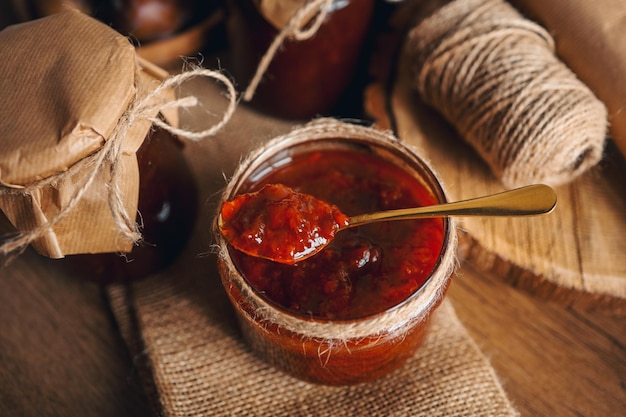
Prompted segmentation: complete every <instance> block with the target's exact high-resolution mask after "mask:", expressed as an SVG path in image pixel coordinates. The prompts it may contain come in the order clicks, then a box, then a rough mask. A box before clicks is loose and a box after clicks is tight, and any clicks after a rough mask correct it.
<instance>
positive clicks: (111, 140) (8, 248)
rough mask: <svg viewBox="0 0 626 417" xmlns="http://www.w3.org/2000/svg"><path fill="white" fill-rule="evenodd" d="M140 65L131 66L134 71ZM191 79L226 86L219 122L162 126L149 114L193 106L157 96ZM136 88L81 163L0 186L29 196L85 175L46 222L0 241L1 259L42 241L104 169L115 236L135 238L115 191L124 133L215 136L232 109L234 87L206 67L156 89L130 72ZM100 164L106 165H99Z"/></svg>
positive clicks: (182, 100) (191, 100)
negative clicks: (143, 126)
mask: <svg viewBox="0 0 626 417" xmlns="http://www.w3.org/2000/svg"><path fill="white" fill-rule="evenodd" d="M139 68H140V65H139V64H138V65H137V72H138V71H139ZM194 77H207V78H212V79H215V80H217V81H219V82H221V83H222V84H224V85H225V86H226V88H227V93H228V100H229V104H228V107H227V109H226V111H225V112H224V114H223V116H222V118H221V120H220V121H218V122H217V123H216V124H214V125H213V126H211V127H209V128H207V129H205V130H203V131H199V132H194V131H189V130H186V129H180V128H177V127H174V126H171V125H170V124H168V123H166V122H165V121H163V120H162V119H161V118H159V117H154V116H153V115H154V114H156V113H158V112H159V111H166V110H167V109H175V108H182V107H192V106H196V105H197V103H198V100H197V98H196V97H194V96H188V97H183V98H179V99H175V100H167V101H164V99H163V93H164V92H165V91H167V90H169V89H171V88H173V87H177V86H180V85H181V84H183V83H184V82H185V81H187V80H189V79H191V78H194ZM135 79H136V82H137V85H136V88H135V97H134V99H133V100H132V101H131V103H130V104H129V106H128V109H127V110H126V111H125V112H124V114H123V115H122V117H121V118H120V119H119V121H118V123H117V125H116V126H115V128H114V130H113V132H112V133H111V135H110V136H109V137H108V138H107V140H106V141H105V142H104V144H103V146H102V147H101V148H100V149H99V150H97V151H96V152H94V153H92V154H91V155H89V156H87V157H85V158H83V159H81V160H80V161H78V162H77V163H75V164H74V165H72V166H71V167H69V168H68V169H67V170H66V171H62V172H59V173H57V174H55V175H51V176H49V177H47V178H43V179H41V180H38V181H35V182H33V183H31V184H29V185H27V186H25V187H23V188H11V187H6V186H0V196H2V195H22V196H28V195H31V194H32V193H33V192H35V191H36V190H40V189H43V188H45V187H48V186H51V185H53V184H55V183H57V182H59V181H61V180H62V179H65V178H72V177H74V176H76V175H77V174H78V173H82V174H85V173H87V175H85V176H84V177H83V178H84V179H83V182H82V184H81V185H80V187H77V189H76V191H75V192H74V193H73V195H72V196H71V198H70V199H69V202H68V203H67V204H66V205H65V206H64V207H62V208H61V209H60V210H59V212H58V213H57V214H56V215H55V216H54V217H52V218H50V219H49V220H48V221H47V222H46V223H44V224H41V225H39V226H37V227H35V228H33V229H32V230H29V231H27V232H21V233H18V234H17V236H14V237H12V238H9V239H7V240H5V241H4V242H3V243H2V245H0V253H2V254H3V255H9V254H12V253H14V252H19V251H22V250H24V249H25V248H26V246H28V245H29V244H30V243H32V242H33V241H35V240H36V239H38V238H40V237H42V236H43V235H45V234H46V233H48V232H49V231H50V230H51V229H52V227H54V225H55V224H57V223H58V222H60V221H61V220H63V219H64V218H65V217H66V216H67V215H68V213H70V212H71V211H72V210H73V209H74V208H75V207H76V205H77V204H78V202H79V201H80V200H81V198H82V197H83V195H84V194H85V192H86V191H87V190H88V189H89V187H90V186H91V185H92V184H93V182H94V181H95V180H96V177H97V176H98V174H99V173H100V171H101V170H102V169H104V168H108V169H109V170H110V176H109V180H108V182H107V185H108V187H107V188H108V190H109V194H108V195H107V196H106V198H107V201H108V204H109V208H110V211H111V214H112V216H113V219H114V222H115V225H116V226H117V228H118V229H119V231H120V234H121V238H122V239H126V240H128V241H130V242H132V243H133V244H135V243H137V242H139V241H140V240H141V233H140V232H139V230H138V227H137V225H136V224H135V219H134V215H131V214H130V213H128V212H127V210H126V208H125V206H124V199H123V195H122V193H121V191H120V188H119V181H120V177H119V174H120V173H119V170H118V161H119V159H120V157H121V152H122V144H123V142H124V139H125V137H126V135H127V133H128V132H129V130H130V129H131V128H132V127H133V126H134V125H135V123H136V122H137V121H141V120H143V121H149V122H151V123H152V124H154V125H156V126H159V127H160V128H162V129H165V130H167V131H169V132H170V133H172V134H174V135H177V136H179V137H182V138H186V139H189V140H194V141H197V140H200V139H203V138H205V137H208V136H212V135H215V134H216V133H217V132H219V131H220V130H221V129H222V128H223V127H224V125H225V124H227V123H228V122H229V120H230V119H231V117H232V115H233V113H234V112H235V109H236V104H237V94H236V91H235V88H234V86H233V84H232V82H231V81H230V79H229V78H228V77H226V76H225V75H224V74H222V73H221V72H219V71H214V70H208V69H201V68H198V69H193V70H190V71H186V72H183V73H181V74H178V75H174V76H171V77H169V78H167V79H165V80H163V81H162V82H161V83H160V84H159V85H158V86H157V87H156V88H150V87H148V86H145V85H142V84H141V82H140V80H141V77H140V76H139V74H136V77H135ZM105 162H108V164H107V163H105Z"/></svg>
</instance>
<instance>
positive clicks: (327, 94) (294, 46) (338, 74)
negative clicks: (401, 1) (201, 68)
mask: <svg viewBox="0 0 626 417" xmlns="http://www.w3.org/2000/svg"><path fill="white" fill-rule="evenodd" d="M232 3H233V7H232V8H231V16H230V19H229V22H228V34H229V48H230V49H229V53H230V58H231V60H232V68H231V70H232V72H233V75H234V77H235V79H236V80H237V81H238V82H239V83H240V84H242V85H246V84H247V83H248V82H249V81H250V80H251V79H252V78H253V76H254V73H255V72H256V69H257V67H258V65H259V62H260V60H261V58H262V56H263V55H264V54H265V52H266V51H267V49H268V47H269V46H270V44H271V43H272V41H273V40H274V38H275V37H276V36H277V35H278V33H279V31H278V29H277V28H276V27H274V26H273V25H272V24H270V23H269V22H268V21H267V20H266V19H265V18H264V17H263V16H262V15H261V13H260V12H259V10H258V9H257V8H256V7H255V5H254V4H253V1H252V0H234V1H233V2H232ZM373 8H374V0H349V1H348V0H345V1H335V2H333V5H332V7H331V11H330V12H329V13H328V16H327V17H326V20H325V21H324V23H323V24H322V26H321V27H320V29H319V30H318V31H317V33H316V34H315V35H314V36H313V37H312V38H311V39H307V40H303V41H297V40H286V41H285V42H284V44H283V45H282V47H281V48H280V49H279V51H278V52H277V53H276V55H275V56H274V57H273V59H272V62H271V63H270V65H269V67H268V69H267V71H266V72H265V74H264V75H263V80H262V81H261V83H260V84H259V86H258V88H257V90H256V93H255V95H254V98H253V100H252V102H251V104H252V105H253V106H254V107H255V108H258V109H259V110H261V111H263V112H266V113H268V114H271V115H275V116H279V117H285V118H291V119H307V118H310V117H312V116H316V115H320V114H327V113H328V112H329V111H330V110H331V109H332V108H333V106H334V105H335V104H336V103H337V101H338V100H339V98H340V96H341V94H342V93H343V92H344V91H345V89H346V87H347V86H348V84H349V82H350V81H351V78H352V76H353V73H354V71H355V67H356V64H357V61H358V58H359V54H360V51H361V47H362V44H363V41H364V38H365V36H366V33H367V30H368V27H369V24H370V21H371V19H372V13H373Z"/></svg>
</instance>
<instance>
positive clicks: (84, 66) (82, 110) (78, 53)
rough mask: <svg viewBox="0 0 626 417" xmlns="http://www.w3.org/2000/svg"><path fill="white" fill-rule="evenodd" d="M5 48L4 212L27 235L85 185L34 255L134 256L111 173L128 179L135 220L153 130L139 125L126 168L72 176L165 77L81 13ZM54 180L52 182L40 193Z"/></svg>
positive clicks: (127, 149) (124, 182)
mask: <svg viewBox="0 0 626 417" xmlns="http://www.w3.org/2000/svg"><path fill="white" fill-rule="evenodd" d="M0 44H1V45H2V48H0V191H2V192H0V209H1V210H2V211H3V212H4V214H5V215H6V216H7V218H8V219H9V220H10V221H11V223H12V224H13V225H14V226H15V227H16V229H17V230H18V231H19V232H28V231H30V230H33V229H34V228H36V227H40V226H42V225H46V224H47V222H50V220H51V219H54V218H55V216H57V215H58V214H59V212H60V211H61V210H62V209H63V207H66V206H67V204H68V202H69V201H70V200H71V199H72V198H73V197H75V196H76V195H77V192H78V191H79V190H80V189H81V187H82V188H84V189H85V193H84V194H83V195H82V196H81V198H80V200H79V201H78V203H77V205H76V206H75V207H74V208H73V209H72V210H71V211H69V212H68V214H67V215H66V216H64V217H63V218H61V219H60V220H59V221H57V222H55V223H54V224H53V226H52V227H50V228H48V229H44V232H43V233H41V234H39V235H38V236H37V238H36V239H35V240H34V241H33V242H32V245H33V246H34V248H35V249H36V250H37V251H38V252H39V253H41V254H43V255H46V256H49V257H52V258H61V257H63V256H64V255H69V254H75V253H98V252H118V251H120V252H129V251H130V250H131V249H132V246H133V241H132V240H130V239H127V238H124V236H122V235H121V234H120V228H119V227H118V226H117V224H116V223H115V221H114V219H113V215H112V211H111V208H110V207H109V201H108V199H107V195H108V192H109V191H108V187H109V185H110V184H108V182H110V175H111V174H110V168H111V164H112V163H115V164H116V169H119V170H120V172H121V174H120V175H119V178H121V180H119V181H118V182H117V183H116V184H117V186H118V187H119V190H120V191H121V195H122V205H123V207H124V209H125V211H126V213H128V214H129V215H130V217H131V218H133V219H134V216H135V214H136V212H137V203H138V193H139V172H138V165H137V158H136V151H137V149H138V148H139V147H140V146H141V144H142V142H143V140H144V138H145V137H146V134H147V132H148V130H149V129H150V126H151V123H150V122H149V121H147V120H138V121H137V122H135V123H132V124H131V125H130V127H129V130H128V132H127V133H126V134H125V136H124V138H123V140H121V141H120V143H121V145H120V146H121V152H119V155H120V156H119V158H118V159H117V160H115V161H113V162H111V161H109V160H105V161H104V162H103V163H102V164H101V166H98V167H95V168H94V167H93V166H89V165H88V164H87V165H86V166H85V168H84V169H82V168H81V169H80V170H77V171H73V172H72V173H71V174H70V173H68V172H66V171H67V170H68V169H70V168H71V167H73V166H74V165H76V164H79V163H81V162H84V159H85V158H86V157H88V156H90V155H93V154H94V153H95V152H97V151H98V150H99V149H100V148H102V146H103V145H104V144H105V142H106V141H107V139H108V138H109V136H110V135H111V134H112V132H113V131H114V130H115V129H116V126H117V125H118V122H119V120H120V117H122V115H123V114H124V112H125V111H126V110H127V109H128V107H129V105H130V104H131V103H132V101H133V99H134V98H135V94H136V93H137V89H138V87H137V85H138V81H142V83H144V82H146V81H148V80H155V78H153V77H152V76H151V75H149V73H148V72H146V71H138V69H140V68H139V64H138V61H137V58H136V55H135V50H134V48H133V46H132V45H131V44H130V42H129V41H128V40H127V39H126V38H125V37H123V36H122V35H120V34H118V33H117V32H116V31H114V30H113V29H111V28H109V27H108V26H106V25H104V24H102V23H100V22H98V21H96V20H95V19H92V18H90V17H88V16H86V15H84V14H81V13H80V12H78V11H67V12H63V13H59V14H56V15H53V16H50V17H47V18H44V19H40V20H36V21H33V22H28V23H23V24H19V25H15V26H10V27H8V28H6V29H5V30H3V31H2V32H0ZM152 71H154V69H153V68H151V72H152ZM139 79H141V80H139ZM155 82H156V81H155ZM156 113H157V111H156V110H155V111H154V114H155V115H156ZM94 169H96V170H97V174H96V176H95V179H94V180H93V182H92V183H91V184H90V185H89V186H86V184H85V182H86V178H88V176H87V174H88V173H89V172H95V171H94ZM63 173H66V174H67V175H63ZM59 174H61V175H59ZM54 175H57V176H58V178H57V179H55V181H52V182H51V183H50V184H46V185H45V186H35V187H33V184H34V183H36V182H37V181H41V180H45V179H46V178H49V177H51V176H54ZM28 187H30V188H28ZM20 190H26V191H27V192H20Z"/></svg>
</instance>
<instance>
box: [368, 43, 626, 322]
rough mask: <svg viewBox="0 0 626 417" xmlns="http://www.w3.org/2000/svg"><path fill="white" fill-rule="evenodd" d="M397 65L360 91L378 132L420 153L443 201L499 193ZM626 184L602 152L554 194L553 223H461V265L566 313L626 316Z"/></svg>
mask: <svg viewBox="0 0 626 417" xmlns="http://www.w3.org/2000/svg"><path fill="white" fill-rule="evenodd" d="M404 56H405V55H404V54H403V53H402V52H401V53H400V54H399V59H398V60H397V61H398V62H396V63H397V67H396V68H394V69H393V70H391V71H387V74H386V75H387V76H389V74H390V73H391V76H389V77H388V79H385V80H381V81H380V82H376V83H374V84H372V85H370V86H369V87H368V89H367V90H366V93H365V97H366V99H365V101H366V108H367V111H368V112H369V113H370V114H372V116H373V117H374V118H375V119H376V120H377V121H378V123H379V125H380V126H381V127H386V128H391V129H393V130H394V132H395V133H396V135H397V136H398V137H399V138H400V139H401V140H403V141H405V142H406V143H408V144H410V145H413V146H416V147H418V148H420V150H419V152H420V154H421V155H423V156H425V158H426V159H428V160H430V161H431V163H432V165H433V166H434V167H435V170H436V171H438V172H439V174H440V176H441V178H442V179H443V181H444V183H445V186H446V188H447V192H448V197H449V198H450V199H451V200H456V199H466V198H472V197H477V196H481V195H484V194H490V193H495V192H499V191H504V189H505V188H504V187H503V186H502V184H501V183H500V182H499V181H498V180H497V179H496V178H495V177H494V176H493V175H492V174H491V171H490V170H489V168H488V167H487V165H486V164H485V163H484V162H483V161H482V159H481V158H480V157H479V156H478V154H477V153H475V152H474V151H473V149H472V148H471V147H470V146H469V145H468V144H467V143H466V142H464V141H463V139H462V138H460V137H459V135H458V134H457V133H456V132H455V131H454V129H453V128H452V127H451V126H450V125H449V124H448V123H446V122H445V120H443V119H442V118H441V116H439V115H438V114H437V113H436V112H435V111H434V110H433V109H431V108H429V107H428V106H426V105H425V104H423V103H422V102H420V99H419V97H418V95H417V93H416V91H415V90H414V89H413V88H412V87H411V77H410V72H409V70H408V67H407V65H406V62H405V59H404ZM381 72H382V73H384V72H385V71H381ZM625 178H626V163H625V161H624V157H623V155H621V154H620V153H619V151H617V149H616V148H615V147H614V146H613V144H611V143H609V145H608V147H607V152H606V157H605V158H604V160H603V161H602V162H601V163H600V164H599V165H598V166H597V167H596V168H594V169H593V170H591V171H589V172H587V173H586V174H585V175H583V176H582V177H581V178H579V179H577V180H575V181H574V182H572V183H570V184H567V185H563V186H559V187H558V188H556V192H557V196H558V204H557V208H556V210H555V211H554V212H552V213H551V214H549V215H546V216H539V217H530V218H464V219H462V220H461V231H460V241H461V251H460V263H461V265H462V266H463V265H466V264H468V265H469V266H471V267H473V268H476V269H477V270H479V271H481V272H484V273H489V274H494V275H496V276H498V277H500V278H501V279H503V280H505V281H506V282H508V283H510V284H511V285H513V286H515V287H518V288H521V289H524V290H527V291H530V292H531V293H533V294H536V295H537V296H540V297H544V298H546V299H550V300H555V301H558V302H560V303H562V304H565V305H568V306H573V307H576V308H579V309H582V310H587V311H591V310H595V311H605V312H610V313H615V314H624V313H626V186H625V185H624V184H625Z"/></svg>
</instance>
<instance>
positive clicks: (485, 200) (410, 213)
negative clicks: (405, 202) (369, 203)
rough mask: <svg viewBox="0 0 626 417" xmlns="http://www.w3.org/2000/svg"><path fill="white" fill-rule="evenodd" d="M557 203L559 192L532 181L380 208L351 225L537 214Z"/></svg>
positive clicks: (552, 207)
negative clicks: (444, 200) (434, 201)
mask: <svg viewBox="0 0 626 417" xmlns="http://www.w3.org/2000/svg"><path fill="white" fill-rule="evenodd" d="M555 207H556V193H555V192H554V190H553V189H552V188H551V187H549V186H547V185H544V184H536V185H529V186H526V187H521V188H516V189H513V190H509V191H504V192H501V193H498V194H492V195H488V196H484V197H477V198H472V199H470V200H462V201H457V202H454V203H444V204H436V205H432V206H423V207H414V208H407V209H397V210H387V211H379V212H376V213H369V214H360V215H358V216H352V217H350V221H349V225H348V226H345V227H343V228H348V227H356V226H361V225H363V224H367V223H373V222H380V221H390V220H409V219H420V218H426V217H447V216H534V215H538V214H546V213H550V212H551V211H552V210H554V208H555Z"/></svg>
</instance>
